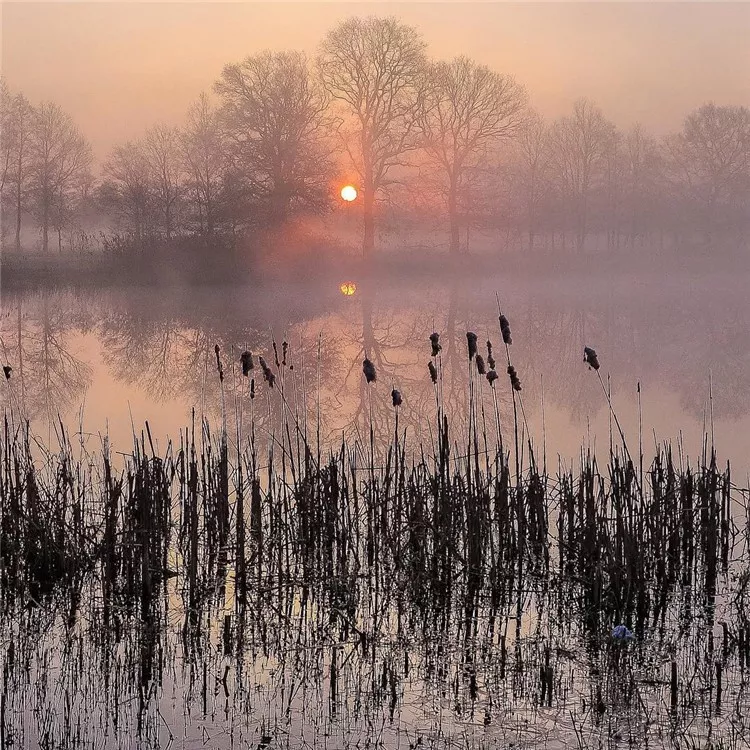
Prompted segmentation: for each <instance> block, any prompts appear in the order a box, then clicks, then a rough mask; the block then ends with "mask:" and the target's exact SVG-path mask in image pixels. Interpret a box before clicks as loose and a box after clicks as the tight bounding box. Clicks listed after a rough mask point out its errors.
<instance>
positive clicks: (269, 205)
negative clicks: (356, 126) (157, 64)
mask: <svg viewBox="0 0 750 750" xmlns="http://www.w3.org/2000/svg"><path fill="white" fill-rule="evenodd" d="M214 88H215V90H216V92H217V93H218V94H219V96H220V97H221V102H222V107H221V117H222V123H223V125H224V129H225V134H226V135H227V139H228V142H229V143H228V145H229V146H230V148H231V150H232V151H234V152H235V154H236V159H235V163H236V164H238V166H240V167H241V168H242V169H243V170H244V171H245V172H246V173H247V174H248V175H249V176H250V177H251V179H252V181H253V183H254V184H255V186H256V190H257V192H258V193H259V194H260V196H261V198H262V200H263V201H264V203H265V204H266V206H265V209H266V211H265V212H266V215H267V217H268V218H269V219H270V223H271V224H280V223H282V222H284V221H285V220H286V219H287V217H288V216H290V214H292V213H293V212H294V211H295V210H298V209H299V210H313V211H319V210H321V209H322V208H323V207H324V206H325V205H326V195H327V184H328V177H329V172H330V159H329V154H330V149H329V148H328V147H327V145H326V143H325V138H326V134H327V132H328V130H329V127H330V124H331V123H330V118H329V117H327V115H326V108H327V101H326V96H325V95H324V92H323V91H322V90H321V89H320V88H319V87H316V86H315V84H314V82H313V80H312V79H311V76H310V72H309V69H308V65H307V60H306V58H305V56H304V55H303V54H302V53H299V52H277V53H271V52H264V53H262V54H260V55H255V56H253V57H247V58H246V59H245V60H244V61H243V62H241V63H237V64H234V65H227V66H226V67H225V68H224V70H223V72H222V75H221V78H220V80H219V81H218V82H217V83H216V84H215V87H214Z"/></svg>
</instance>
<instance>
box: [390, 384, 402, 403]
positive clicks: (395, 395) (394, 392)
mask: <svg viewBox="0 0 750 750" xmlns="http://www.w3.org/2000/svg"><path fill="white" fill-rule="evenodd" d="M391 398H392V399H393V405H394V406H401V401H402V398H401V391H397V390H396V389H395V388H394V389H393V390H392V391H391Z"/></svg>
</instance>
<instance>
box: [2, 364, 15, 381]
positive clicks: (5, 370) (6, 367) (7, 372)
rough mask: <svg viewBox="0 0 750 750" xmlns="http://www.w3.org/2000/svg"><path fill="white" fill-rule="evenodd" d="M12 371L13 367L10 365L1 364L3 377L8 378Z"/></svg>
mask: <svg viewBox="0 0 750 750" xmlns="http://www.w3.org/2000/svg"><path fill="white" fill-rule="evenodd" d="M12 372H13V368H12V367H11V366H10V365H3V373H4V374H5V379H6V380H10V374H11V373H12Z"/></svg>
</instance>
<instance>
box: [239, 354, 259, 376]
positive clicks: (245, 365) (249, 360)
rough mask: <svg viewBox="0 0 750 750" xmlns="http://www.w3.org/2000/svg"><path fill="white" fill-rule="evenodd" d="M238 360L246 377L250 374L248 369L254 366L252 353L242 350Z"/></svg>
mask: <svg viewBox="0 0 750 750" xmlns="http://www.w3.org/2000/svg"><path fill="white" fill-rule="evenodd" d="M240 362H241V363H242V374H243V375H244V376H245V377H247V376H248V375H249V374H250V370H252V369H253V367H255V365H254V364H253V353H252V352H249V351H244V352H242V354H241V355H240Z"/></svg>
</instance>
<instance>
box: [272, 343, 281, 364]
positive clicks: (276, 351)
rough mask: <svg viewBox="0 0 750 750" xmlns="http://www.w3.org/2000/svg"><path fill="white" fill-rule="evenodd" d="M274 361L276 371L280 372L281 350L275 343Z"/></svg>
mask: <svg viewBox="0 0 750 750" xmlns="http://www.w3.org/2000/svg"><path fill="white" fill-rule="evenodd" d="M273 361H274V362H275V363H276V369H277V370H278V369H279V367H280V365H279V350H278V349H277V348H276V342H275V341H274V342H273Z"/></svg>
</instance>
